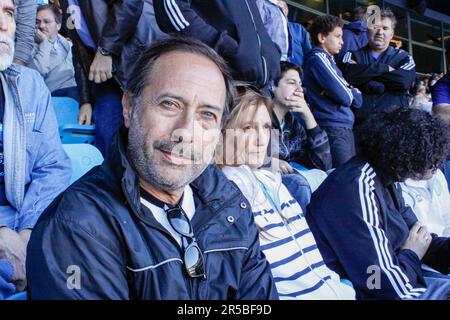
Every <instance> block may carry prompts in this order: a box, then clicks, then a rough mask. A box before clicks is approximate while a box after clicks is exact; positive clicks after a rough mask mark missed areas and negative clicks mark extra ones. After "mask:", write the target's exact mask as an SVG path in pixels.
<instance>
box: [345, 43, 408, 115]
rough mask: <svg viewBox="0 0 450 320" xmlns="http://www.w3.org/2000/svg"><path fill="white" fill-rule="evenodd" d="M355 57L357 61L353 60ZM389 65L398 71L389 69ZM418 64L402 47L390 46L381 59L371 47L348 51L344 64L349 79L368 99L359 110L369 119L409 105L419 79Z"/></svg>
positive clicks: (358, 113) (358, 112) (358, 111)
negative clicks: (375, 113) (414, 83)
mask: <svg viewBox="0 0 450 320" xmlns="http://www.w3.org/2000/svg"><path fill="white" fill-rule="evenodd" d="M351 60H353V61H354V62H356V64H353V63H350V61H351ZM389 66H391V67H392V68H394V69H395V71H391V72H389ZM415 66H416V64H415V62H414V59H413V57H412V56H411V55H410V54H409V53H408V52H406V51H404V50H402V49H395V48H393V47H391V46H389V47H388V48H387V49H386V51H384V52H383V53H382V54H381V55H380V56H379V57H378V59H377V60H375V58H374V57H373V56H372V54H371V50H370V48H369V46H366V47H364V48H361V49H359V50H357V51H354V52H348V53H347V54H346V55H345V56H344V58H343V59H342V61H340V67H341V69H342V72H343V74H344V77H345V79H346V80H347V81H348V82H349V83H350V84H351V85H353V86H355V87H357V88H358V89H359V90H361V92H362V93H363V98H364V102H363V105H362V107H361V109H359V110H357V111H356V112H355V115H356V116H357V117H359V118H366V117H367V116H368V115H369V114H371V113H373V112H376V111H385V112H389V111H393V110H395V109H398V108H402V107H403V108H408V106H409V101H408V93H409V89H410V88H411V86H412V84H413V82H414V80H415V78H416V68H415Z"/></svg>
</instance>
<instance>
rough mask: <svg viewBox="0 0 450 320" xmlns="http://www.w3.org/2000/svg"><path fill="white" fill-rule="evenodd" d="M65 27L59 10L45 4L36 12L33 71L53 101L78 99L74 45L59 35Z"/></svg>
mask: <svg viewBox="0 0 450 320" xmlns="http://www.w3.org/2000/svg"><path fill="white" fill-rule="evenodd" d="M61 26H62V15H61V12H60V9H59V8H58V7H56V6H55V5H53V4H43V5H40V6H39V7H38V9H37V14H36V36H35V41H36V43H35V46H34V48H33V53H32V57H33V59H32V63H31V65H30V67H31V68H33V69H36V70H37V71H38V72H39V73H40V74H41V75H42V77H43V78H44V80H45V84H46V85H47V87H48V88H49V90H50V91H51V93H52V96H53V97H71V98H73V99H75V100H77V101H78V100H79V99H78V89H77V84H76V82H75V70H74V68H73V57H72V44H71V42H69V41H68V40H67V39H66V38H64V37H63V36H62V35H60V34H59V31H60V30H61Z"/></svg>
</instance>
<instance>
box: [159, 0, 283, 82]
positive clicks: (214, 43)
mask: <svg viewBox="0 0 450 320" xmlns="http://www.w3.org/2000/svg"><path fill="white" fill-rule="evenodd" d="M153 5H154V8H155V15H156V21H157V22H158V25H159V27H160V28H161V30H162V31H163V32H166V33H180V34H182V35H185V36H189V37H192V38H196V39H199V40H201V41H202V42H204V43H206V44H207V45H208V46H210V47H211V48H214V50H216V51H217V52H218V53H219V54H220V55H221V56H223V57H224V58H225V59H226V60H227V62H228V63H229V64H230V66H231V67H232V69H233V70H234V76H235V77H236V78H238V79H239V80H244V81H248V82H251V83H252V84H254V85H256V86H258V87H264V86H266V85H267V84H268V83H269V81H270V80H273V79H275V78H277V77H278V76H279V74H280V58H281V52H280V49H279V48H278V47H277V46H276V45H275V43H273V41H272V40H271V39H270V37H269V35H268V34H267V32H266V29H265V28H264V24H263V22H262V19H261V15H260V13H259V11H258V7H257V6H256V2H255V0H239V1H236V0H208V1H205V0H189V1H187V0H154V1H153Z"/></svg>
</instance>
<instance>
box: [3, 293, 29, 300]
mask: <svg viewBox="0 0 450 320" xmlns="http://www.w3.org/2000/svg"><path fill="white" fill-rule="evenodd" d="M5 300H27V293H26V292H19V293H16V294H13V295H12V296H10V297H8V298H6V299H5Z"/></svg>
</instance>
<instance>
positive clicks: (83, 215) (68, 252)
mask: <svg viewBox="0 0 450 320" xmlns="http://www.w3.org/2000/svg"><path fill="white" fill-rule="evenodd" d="M131 79H133V80H132V81H131V82H130V83H129V86H128V88H127V90H126V91H125V95H124V98H123V101H122V103H123V116H124V120H125V121H124V125H125V128H122V129H121V130H120V131H119V132H118V133H117V134H116V136H115V138H114V141H113V144H112V145H111V155H110V156H109V157H108V158H107V159H106V161H105V162H104V163H103V165H101V166H99V167H96V168H94V169H92V170H91V171H90V172H89V173H88V174H87V175H86V176H84V177H83V178H81V180H79V181H77V182H76V183H75V184H74V185H73V186H72V187H71V188H70V189H68V190H67V191H66V192H64V193H63V194H62V195H61V196H60V197H59V198H57V200H55V201H54V202H53V203H52V205H50V206H49V208H48V209H47V211H46V213H45V214H44V215H43V216H42V217H41V219H40V221H39V222H38V224H37V227H36V228H35V230H34V231H33V234H32V237H31V241H30V244H29V246H28V256H27V276H28V279H29V281H30V282H29V288H30V294H31V298H32V299H120V300H126V299H176V300H179V299H182V300H187V299H197V300H205V299H270V298H276V297H277V293H276V291H275V288H274V282H273V279H272V276H271V272H270V269H269V265H268V263H267V261H266V259H265V257H264V255H263V254H262V253H261V251H260V248H259V241H258V231H257V229H256V226H255V224H254V221H253V218H252V211H251V209H250V205H249V203H248V202H247V200H246V199H245V197H244V196H243V195H242V193H241V192H240V191H239V189H238V188H237V187H236V186H235V185H234V184H233V183H232V182H230V181H228V180H227V179H226V177H225V176H224V175H223V174H222V173H221V171H220V170H219V169H218V168H217V167H215V166H214V165H209V163H210V162H211V160H212V157H213V153H214V149H215V147H216V145H217V142H218V139H219V136H220V130H221V128H222V127H223V125H224V123H225V121H226V119H227V114H228V112H229V111H228V110H229V108H230V107H231V106H232V103H233V96H234V88H233V84H232V79H231V77H230V75H229V71H228V68H227V66H226V64H225V62H224V60H223V59H222V58H221V57H220V56H218V55H217V53H216V52H215V51H214V50H213V49H211V48H209V47H208V46H206V45H205V44H203V43H201V42H199V41H198V40H192V39H183V38H174V39H168V40H165V41H162V42H157V43H155V44H154V45H153V46H152V47H151V48H150V49H149V50H148V51H146V52H145V53H144V54H143V56H142V58H141V59H140V61H139V62H138V63H137V65H136V68H135V70H134V73H133V77H131ZM200 156H201V158H202V159H200ZM200 160H201V161H200Z"/></svg>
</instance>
